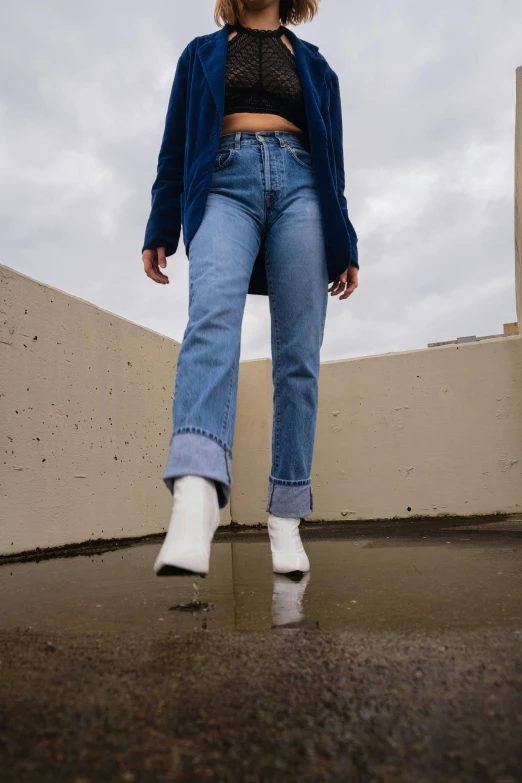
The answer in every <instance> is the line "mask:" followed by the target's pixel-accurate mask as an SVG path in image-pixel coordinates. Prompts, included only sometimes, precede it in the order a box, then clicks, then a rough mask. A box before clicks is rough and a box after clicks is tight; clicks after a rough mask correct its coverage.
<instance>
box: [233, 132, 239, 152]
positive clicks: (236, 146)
mask: <svg viewBox="0 0 522 783" xmlns="http://www.w3.org/2000/svg"><path fill="white" fill-rule="evenodd" d="M234 146H235V148H236V150H239V149H241V131H236V141H235V144H234Z"/></svg>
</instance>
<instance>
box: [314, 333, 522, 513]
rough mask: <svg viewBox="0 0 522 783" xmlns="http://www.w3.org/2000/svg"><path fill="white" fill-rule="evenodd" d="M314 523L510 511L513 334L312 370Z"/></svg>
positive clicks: (518, 484) (520, 355) (518, 386)
mask: <svg viewBox="0 0 522 783" xmlns="http://www.w3.org/2000/svg"><path fill="white" fill-rule="evenodd" d="M313 473H314V477H315V481H314V515H313V517H312V518H314V519H372V518H376V519H379V518H391V517H394V516H399V517H408V516H413V515H421V516H423V515H427V516H437V515H439V514H463V515H467V514H486V513H495V512H499V511H503V512H514V511H518V510H520V509H521V508H522V338H521V337H519V336H513V337H500V338H494V339H491V340H485V341H483V342H476V343H464V344H460V345H448V346H443V347H440V348H426V349H424V350H419V351H406V352H400V353H390V354H384V355H381V356H370V357H366V358H362V359H351V360H348V361H336V362H325V363H324V364H322V365H321V377H320V400H319V414H318V422H317V438H316V446H315V453H314V463H313Z"/></svg>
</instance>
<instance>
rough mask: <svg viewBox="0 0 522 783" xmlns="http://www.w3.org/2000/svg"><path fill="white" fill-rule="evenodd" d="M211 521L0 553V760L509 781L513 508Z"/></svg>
mask: <svg viewBox="0 0 522 783" xmlns="http://www.w3.org/2000/svg"><path fill="white" fill-rule="evenodd" d="M303 539H304V541H305V546H306V548H307V551H308V554H309V557H310V561H311V564H312V570H311V573H310V575H308V576H307V577H306V578H304V579H302V580H301V581H292V580H289V579H287V578H285V577H277V576H275V575H274V574H272V573H271V567H270V566H271V564H270V549H269V544H268V540H267V535H266V531H237V532H236V531H223V532H220V533H219V534H218V536H217V538H216V541H215V544H214V546H213V553H212V562H211V575H210V576H209V577H208V578H206V579H201V580H195V581H193V580H192V579H187V578H177V579H176V578H158V577H156V576H155V575H154V574H153V571H152V564H153V561H154V558H155V556H156V554H157V551H158V548H159V541H160V539H156V540H152V541H150V542H141V543H140V544H139V545H135V546H128V547H126V548H123V549H117V550H112V551H107V547H106V548H105V551H101V550H102V548H103V547H101V548H100V550H99V554H93V553H92V552H91V554H89V555H85V554H81V553H79V552H77V553H76V556H74V557H73V556H71V552H70V551H69V552H63V553H62V554H65V555H67V556H63V557H59V558H54V559H44V560H40V562H35V561H29V562H8V561H6V560H4V563H3V565H2V566H1V567H0V591H1V596H2V597H1V601H0V644H1V653H0V757H1V758H0V761H1V769H2V780H5V781H20V782H23V781H53V782H54V781H56V783H61V781H71V783H91V782H92V783H98V781H130V782H131V783H132V782H133V781H135V783H141V782H143V783H148V782H149V781H150V783H153V782H155V781H170V780H172V781H177V780H181V781H216V782H217V781H219V782H220V783H224V782H226V781H242V782H243V781H245V783H246V782H247V781H300V782H301V781H303V782H304V781H306V782H308V781H310V783H315V781H343V782H344V781H361V783H363V781H364V783H366V781H383V783H384V782H387V781H392V782H393V781H397V783H398V782H399V781H404V782H405V783H406V782H408V783H409V781H411V782H412V783H420V782H421V781H444V782H445V783H465V781H470V783H471V781H473V782H475V781H496V783H518V781H520V780H522V740H521V738H522V654H521V647H522V560H521V554H522V521H521V519H520V517H514V516H513V517H508V518H503V519H501V520H498V519H497V520H495V519H494V518H492V519H490V520H483V519H482V520H474V521H470V520H469V519H468V520H458V519H449V520H444V521H439V522H436V523H434V522H433V521H431V522H429V523H423V522H421V521H416V522H393V523H386V524H379V525H376V524H369V523H364V524H345V525H341V526H339V525H323V526H317V525H316V526H313V525H308V526H303Z"/></svg>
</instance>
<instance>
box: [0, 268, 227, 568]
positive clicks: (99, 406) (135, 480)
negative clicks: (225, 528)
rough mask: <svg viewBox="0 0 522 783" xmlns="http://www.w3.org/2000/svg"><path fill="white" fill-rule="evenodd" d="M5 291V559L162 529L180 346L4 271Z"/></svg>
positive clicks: (0, 370)
mask: <svg viewBox="0 0 522 783" xmlns="http://www.w3.org/2000/svg"><path fill="white" fill-rule="evenodd" d="M0 290H1V299H0V310H1V312H0V442H1V444H2V452H3V459H2V463H1V465H0V554H9V553H11V552H19V551H24V550H28V549H34V548H36V547H49V546H57V545H61V544H67V543H73V542H80V541H85V540H88V539H91V538H100V537H101V538H114V537H124V536H140V535H146V534H149V533H158V532H161V531H162V530H164V529H166V526H167V524H168V518H169V509H170V505H171V499H170V497H171V496H170V493H169V492H168V490H167V488H166V487H165V485H164V484H163V481H162V479H161V475H162V471H163V468H164V464H165V461H166V455H167V448H168V442H169V437H170V431H171V400H172V393H173V384H174V377H175V366H176V361H177V355H178V351H179V344H178V343H177V342H175V341H174V340H169V339H168V338H166V337H163V336H162V335H160V334H156V333H155V332H153V331H151V330H149V329H144V328H143V327H141V326H138V325H136V324H133V323H131V322H129V321H126V320H125V319H124V318H119V317H117V316H115V315H113V314H112V313H109V312H106V311H104V310H101V309H100V308H97V307H94V306H93V305H92V304H89V303H88V302H85V301H83V300H81V299H77V298H76V297H73V296H69V295H67V294H64V293H63V292H62V291H59V290H57V289H54V288H51V287H49V286H45V285H42V284H40V283H38V282H37V281H35V280H32V279H31V278H29V277H26V276H25V275H22V274H19V273H18V272H15V271H13V270H11V269H9V268H7V267H3V266H0ZM222 521H223V522H227V523H228V522H229V521H230V518H229V508H227V509H224V510H223V514H222Z"/></svg>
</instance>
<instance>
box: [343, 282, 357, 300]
mask: <svg viewBox="0 0 522 783" xmlns="http://www.w3.org/2000/svg"><path fill="white" fill-rule="evenodd" d="M356 288H357V283H352V284H351V285H349V286H348V287H347V289H346V291H345V292H344V294H343V295H342V296H340V297H339V299H347V298H348V297H349V296H350V294H353V292H354V291H355V289H356Z"/></svg>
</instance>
